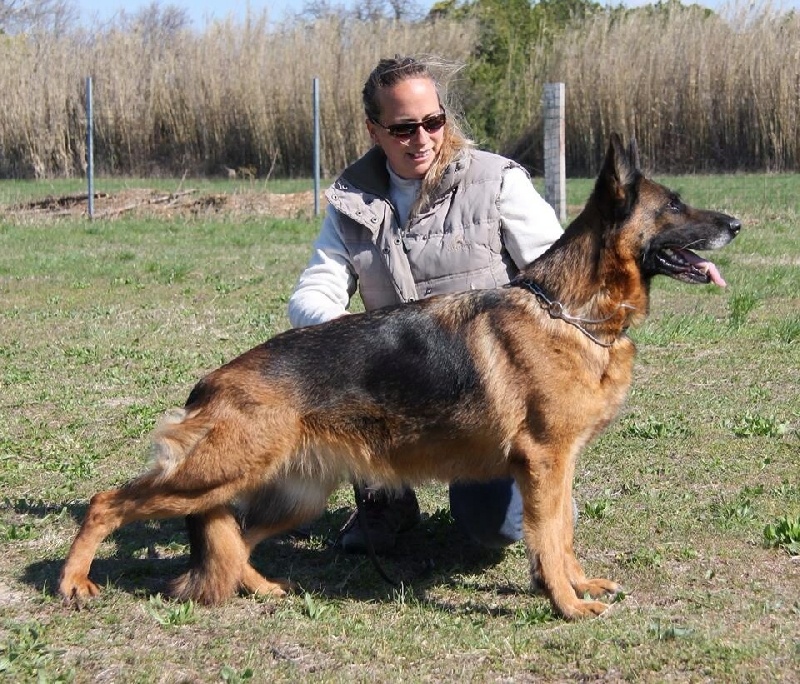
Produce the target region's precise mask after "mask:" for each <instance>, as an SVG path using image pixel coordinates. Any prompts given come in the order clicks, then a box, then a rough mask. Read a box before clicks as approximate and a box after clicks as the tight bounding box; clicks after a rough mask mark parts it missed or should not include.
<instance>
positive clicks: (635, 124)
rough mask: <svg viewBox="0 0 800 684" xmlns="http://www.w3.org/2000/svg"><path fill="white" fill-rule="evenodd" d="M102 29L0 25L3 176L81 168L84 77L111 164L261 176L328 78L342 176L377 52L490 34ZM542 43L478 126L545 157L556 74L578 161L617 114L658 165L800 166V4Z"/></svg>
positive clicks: (664, 10) (443, 28)
mask: <svg viewBox="0 0 800 684" xmlns="http://www.w3.org/2000/svg"><path fill="white" fill-rule="evenodd" d="M94 29H95V32H94V33H92V34H84V33H76V32H73V33H71V34H67V35H65V36H62V37H54V36H36V35H20V36H0V89H2V92H3V93H4V110H3V117H2V118H0V177H3V176H5V177H46V176H50V177H52V176H71V175H79V174H81V173H82V172H83V170H84V167H85V161H84V159H85V147H86V145H85V135H86V115H85V111H84V100H85V96H84V84H85V79H86V77H87V76H92V78H93V83H94V106H95V110H94V111H95V126H96V131H95V159H96V164H97V170H98V171H99V172H100V173H119V174H147V175H174V174H178V175H181V174H184V173H187V174H189V175H195V174H216V175H221V176H227V175H232V174H233V173H239V174H240V175H246V176H249V175H250V174H251V173H252V174H253V175H256V176H258V177H260V178H264V177H268V176H270V177H286V176H306V177H307V176H310V175H311V169H312V117H311V106H312V103H311V100H312V79H313V78H314V77H318V78H319V79H320V86H321V109H322V111H321V119H322V122H321V123H322V133H321V136H322V139H321V142H322V151H321V163H322V166H323V175H326V176H330V175H332V174H335V173H336V172H337V171H338V170H340V169H341V168H343V167H344V166H345V165H346V164H347V163H349V162H351V161H353V160H354V159H355V158H356V157H357V156H358V155H360V154H361V153H363V152H364V151H365V149H366V146H367V145H368V140H367V138H366V136H365V134H364V127H363V125H362V119H363V112H362V107H361V102H360V89H361V85H362V83H363V81H364V79H365V77H366V75H367V74H368V73H369V71H370V69H371V68H372V67H373V66H374V64H375V63H376V62H377V60H378V59H379V58H380V57H383V56H387V55H391V54H394V53H404V54H418V55H419V54H436V55H440V56H442V57H444V58H446V59H448V60H452V61H454V62H464V61H466V60H467V59H468V58H469V55H470V54H471V53H472V51H473V50H474V48H475V46H476V40H477V32H476V31H475V30H474V29H475V27H474V26H472V25H471V24H466V23H460V22H455V21H450V20H438V21H436V22H435V23H434V22H417V23H411V22H388V21H386V22H358V21H354V20H352V19H349V20H345V19H344V18H337V17H335V16H332V17H331V16H329V17H327V18H325V19H319V20H317V21H314V22H310V23H301V22H299V21H290V22H286V23H283V24H280V25H277V26H275V25H274V24H270V23H269V22H268V16H267V14H266V13H261V14H258V13H252V14H251V15H250V16H249V17H248V18H246V19H245V20H244V21H243V22H237V21H235V20H233V19H228V20H225V21H219V22H213V23H211V24H209V25H207V27H206V28H205V29H204V31H203V32H200V33H194V32H189V31H180V30H175V29H173V28H169V27H166V26H165V27H163V28H156V29H155V30H150V31H146V32H137V31H134V30H130V29H128V30H123V29H122V28H121V27H119V26H111V27H107V28H97V27H94ZM527 54H528V55H529V57H528V62H527V65H526V66H525V74H524V78H515V79H514V80H513V84H514V87H513V88H512V89H510V90H509V91H508V92H509V95H508V97H507V98H506V99H507V100H508V110H507V111H506V112H504V113H502V118H503V126H502V129H503V136H502V137H503V140H502V141H501V140H497V141H491V140H489V141H481V142H483V143H485V144H486V145H488V146H490V147H491V146H494V147H499V148H501V151H504V152H507V153H510V154H513V155H514V156H516V157H517V158H520V159H521V160H522V161H523V162H526V163H528V164H529V165H531V166H532V167H534V168H539V167H540V165H539V162H538V161H537V160H538V158H539V157H540V154H541V153H540V152H539V150H541V147H542V145H541V125H540V124H541V122H540V117H541V113H540V98H541V88H542V85H543V84H544V83H545V82H547V81H552V80H561V81H564V82H565V83H566V84H567V142H568V170H569V172H570V173H571V174H572V175H586V176H590V175H594V173H595V171H596V169H595V168H594V164H595V162H596V160H597V159H600V158H601V157H602V154H601V152H602V149H601V148H602V147H603V145H604V141H605V140H606V139H607V137H608V133H609V131H611V130H618V131H621V132H623V133H625V134H627V135H636V136H637V138H638V139H639V145H640V149H641V150H642V153H643V157H644V158H646V159H648V160H649V162H650V164H651V165H652V166H653V167H654V170H656V169H657V170H658V171H659V172H661V173H664V172H675V171H687V170H692V171H698V170H734V169H737V170H738V169H762V170H793V169H797V168H798V166H799V165H800V114H798V111H800V15H798V13H796V12H795V13H793V14H786V13H779V12H777V11H775V10H773V9H772V7H771V6H770V5H769V4H759V5H756V6H754V7H752V8H749V7H748V8H744V9H741V10H736V9H728V10H726V11H724V12H723V13H722V14H719V15H716V14H709V13H707V12H706V11H704V10H701V9H699V8H697V7H696V6H695V7H693V8H686V7H680V6H677V7H676V6H675V5H670V4H669V3H666V4H663V5H661V7H660V9H659V10H658V11H654V10H652V11H648V10H636V11H630V12H627V13H623V12H619V11H617V12H608V13H602V14H599V15H597V16H595V17H591V18H589V19H587V20H585V21H584V22H582V23H581V24H580V25H576V26H575V27H573V28H571V29H569V30H568V31H567V32H566V34H565V35H563V36H561V37H559V38H558V39H556V40H555V43H554V44H552V45H551V44H550V43H548V42H541V43H540V44H533V45H530V46H529V49H528V51H527ZM509 82H511V81H509ZM466 83H467V82H466V79H464V80H461V81H455V82H454V89H455V90H456V91H457V90H458V89H459V88H460V89H461V91H462V92H461V93H460V94H461V95H465V94H467V93H466V92H465V88H466V87H467V85H466ZM507 85H508V84H507V83H506V84H504V83H498V84H497V88H498V89H501V90H502V89H503V88H506V86H507ZM462 99H464V100H465V101H468V100H469V98H466V97H465V98H462ZM466 115H467V119H469V111H467V112H466Z"/></svg>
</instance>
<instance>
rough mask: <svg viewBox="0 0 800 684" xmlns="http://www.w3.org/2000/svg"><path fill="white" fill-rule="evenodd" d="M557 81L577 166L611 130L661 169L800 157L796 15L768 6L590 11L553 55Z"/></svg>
mask: <svg viewBox="0 0 800 684" xmlns="http://www.w3.org/2000/svg"><path fill="white" fill-rule="evenodd" d="M551 60H552V61H551V66H550V67H549V68H548V72H549V74H550V77H551V79H552V80H560V81H564V82H565V83H567V93H568V94H567V109H568V113H567V141H568V147H569V148H570V156H571V157H572V159H573V161H574V162H575V163H576V164H577V165H580V166H582V168H584V169H585V170H586V172H587V174H586V175H593V174H594V172H595V169H594V167H593V165H592V164H591V163H590V164H589V165H588V166H587V165H586V163H585V160H593V159H598V158H599V157H600V153H601V152H602V148H603V145H604V141H605V140H606V139H607V137H608V134H609V133H610V132H611V131H612V130H624V131H627V132H628V133H630V134H635V135H636V137H637V138H638V141H639V148H640V150H641V152H642V155H643V157H644V158H646V159H648V160H649V161H650V163H651V164H654V165H655V166H657V168H659V169H661V170H669V171H670V172H676V171H685V170H690V171H707V170H709V169H725V170H733V169H735V170H743V169H763V170H777V171H781V170H789V169H796V168H798V165H800V113H799V112H800V14H798V13H794V14H793V15H781V14H778V13H776V12H775V11H773V10H772V9H771V7H770V5H769V4H762V5H761V6H759V7H756V8H752V9H748V8H742V9H735V8H732V9H729V10H727V11H725V12H724V13H723V14H722V15H715V14H707V12H706V10H703V9H702V8H700V7H699V6H696V5H695V6H693V7H691V8H673V9H671V10H667V11H664V12H662V13H648V12H644V11H638V12H632V13H629V14H627V15H626V16H624V17H616V18H612V16H610V15H607V14H604V15H599V16H597V17H595V18H593V19H591V20H589V21H588V22H587V23H586V24H584V25H582V26H579V27H576V28H574V29H573V30H572V31H570V32H568V33H567V34H566V35H565V36H564V39H563V40H560V41H559V42H558V44H557V46H556V49H555V50H554V53H553V54H552V55H551Z"/></svg>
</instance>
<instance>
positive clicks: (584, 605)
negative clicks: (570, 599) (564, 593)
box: [556, 599, 611, 620]
mask: <svg viewBox="0 0 800 684" xmlns="http://www.w3.org/2000/svg"><path fill="white" fill-rule="evenodd" d="M610 607H611V606H610V605H609V604H608V603H602V602H601V601H584V600H581V599H578V600H576V601H575V602H574V603H569V604H568V605H566V606H556V609H557V610H558V611H559V612H560V613H561V614H562V615H563V616H564V617H565V618H566V619H567V620H582V619H583V618H591V617H598V616H600V615H602V614H603V613H605V612H606V611H607V610H608V609H609V608H610Z"/></svg>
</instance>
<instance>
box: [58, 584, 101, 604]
mask: <svg viewBox="0 0 800 684" xmlns="http://www.w3.org/2000/svg"><path fill="white" fill-rule="evenodd" d="M58 593H59V594H60V596H61V603H62V604H63V605H65V606H71V607H74V608H78V609H80V608H83V606H84V605H86V602H87V601H89V600H90V599H92V598H94V597H95V596H99V595H100V587H98V586H97V585H96V584H95V583H94V582H92V580H90V579H89V578H88V577H79V578H76V577H69V578H67V577H65V578H63V579H62V580H61V582H60V583H59V586H58Z"/></svg>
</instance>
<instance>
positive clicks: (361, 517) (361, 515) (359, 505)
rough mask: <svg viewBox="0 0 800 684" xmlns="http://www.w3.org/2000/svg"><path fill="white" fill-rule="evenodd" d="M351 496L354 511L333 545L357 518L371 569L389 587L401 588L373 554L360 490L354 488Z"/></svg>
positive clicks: (336, 543) (373, 547) (373, 546)
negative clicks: (353, 500) (354, 507)
mask: <svg viewBox="0 0 800 684" xmlns="http://www.w3.org/2000/svg"><path fill="white" fill-rule="evenodd" d="M353 494H354V496H353V498H354V499H355V502H356V510H355V512H354V513H353V515H351V516H350V519H349V520H348V521H347V522H346V523H345V524H344V526H343V527H342V529H341V530H339V534H338V535H337V536H336V539H335V540H334V542H333V545H334V546H337V545H338V544H339V542H340V541H341V539H342V537H343V536H344V534H345V532H347V530H349V529H350V527H351V526H352V523H353V517H354V516H355V517H356V518H358V525H359V527H360V528H361V533H362V534H363V535H364V544H365V546H366V549H367V558H369V559H370V561H371V562H372V565H373V567H374V568H375V570H376V571H377V573H378V574H379V575H380V576H381V578H382V579H383V580H385V581H386V582H387V583H388V584H390V585H391V586H393V587H395V588H399V587H400V586H401V583H400V582H398V581H397V580H396V579H394V578H393V577H392V576H391V575H389V573H387V572H386V570H385V569H384V567H383V565H382V564H381V562H380V561H379V560H378V554H377V553H375V545H374V544H373V542H372V535H371V534H370V530H369V525H368V524H367V515H366V511H365V510H364V504H365V499H364V495H363V494H362V491H361V488H360V487H355V486H354V487H353Z"/></svg>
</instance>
